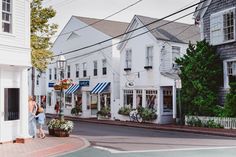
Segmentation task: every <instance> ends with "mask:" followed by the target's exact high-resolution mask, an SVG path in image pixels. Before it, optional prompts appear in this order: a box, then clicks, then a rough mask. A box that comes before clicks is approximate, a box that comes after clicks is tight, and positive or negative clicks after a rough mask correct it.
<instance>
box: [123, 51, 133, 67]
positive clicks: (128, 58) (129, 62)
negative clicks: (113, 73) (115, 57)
mask: <svg viewBox="0 0 236 157" xmlns="http://www.w3.org/2000/svg"><path fill="white" fill-rule="evenodd" d="M125 53H126V54H125V69H124V70H131V67H132V50H131V49H128V50H126V52H125Z"/></svg>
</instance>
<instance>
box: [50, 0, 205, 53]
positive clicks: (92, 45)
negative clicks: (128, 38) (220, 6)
mask: <svg viewBox="0 0 236 157" xmlns="http://www.w3.org/2000/svg"><path fill="white" fill-rule="evenodd" d="M205 1H206V0H203V1H200V2H198V3H195V4H193V5H191V6H189V7H186V8H184V9H181V10H179V11H176V12H174V13H172V14H169V15H167V16H165V17H163V18H161V19H157V20H154V21H153V22H150V23H148V24H145V25H143V26H141V27H138V28H135V29H133V30H130V31H127V32H125V33H122V34H120V35H117V36H115V37H112V38H109V39H106V40H103V41H100V42H97V43H95V44H91V45H88V46H85V47H82V48H79V49H75V50H71V51H68V52H64V53H61V54H58V55H54V56H53V57H57V56H60V55H66V54H70V53H73V52H77V51H81V50H84V49H87V48H90V47H94V46H96V45H99V44H102V43H105V42H108V41H110V40H113V39H116V38H119V37H122V36H123V35H126V34H129V33H132V32H134V31H137V30H140V29H142V28H144V27H147V26H149V25H152V24H154V23H157V22H159V21H162V20H164V19H166V18H169V17H171V16H174V15H176V14H178V13H181V12H183V11H185V10H188V9H190V8H192V7H195V6H197V5H199V4H201V3H203V2H205ZM194 12H195V11H194ZM194 12H193V13H194Z"/></svg>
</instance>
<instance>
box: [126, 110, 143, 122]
mask: <svg viewBox="0 0 236 157" xmlns="http://www.w3.org/2000/svg"><path fill="white" fill-rule="evenodd" d="M129 119H130V121H137V122H139V123H141V122H142V121H143V118H142V117H141V116H140V114H139V113H138V110H137V109H133V110H132V111H130V113H129Z"/></svg>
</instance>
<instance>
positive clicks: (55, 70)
mask: <svg viewBox="0 0 236 157" xmlns="http://www.w3.org/2000/svg"><path fill="white" fill-rule="evenodd" d="M54 79H55V80H56V79H57V68H54Z"/></svg>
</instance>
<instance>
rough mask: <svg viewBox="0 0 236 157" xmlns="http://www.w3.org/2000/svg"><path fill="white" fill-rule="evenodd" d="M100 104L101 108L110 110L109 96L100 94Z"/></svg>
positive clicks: (108, 94)
mask: <svg viewBox="0 0 236 157" xmlns="http://www.w3.org/2000/svg"><path fill="white" fill-rule="evenodd" d="M100 104H101V108H103V107H105V106H107V107H109V108H110V107H111V94H110V93H103V94H101V97H100Z"/></svg>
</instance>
